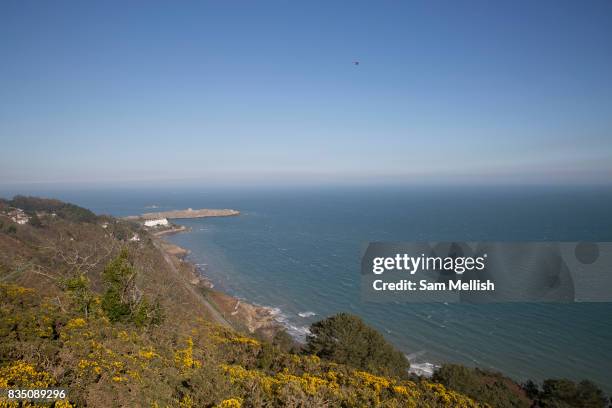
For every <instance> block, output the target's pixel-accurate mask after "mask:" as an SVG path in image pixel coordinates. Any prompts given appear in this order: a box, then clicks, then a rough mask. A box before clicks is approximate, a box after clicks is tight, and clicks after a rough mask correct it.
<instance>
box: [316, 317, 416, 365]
mask: <svg viewBox="0 0 612 408" xmlns="http://www.w3.org/2000/svg"><path fill="white" fill-rule="evenodd" d="M310 332H311V335H309V336H308V342H307V345H306V351H307V352H308V353H311V354H315V355H317V356H319V357H321V358H325V359H328V360H332V361H336V362H339V363H342V364H348V365H350V366H353V367H357V368H361V369H363V370H368V371H371V372H374V373H378V374H383V375H389V376H394V377H405V376H406V375H407V373H408V368H409V367H410V363H409V362H408V360H407V359H406V357H405V356H404V354H403V353H402V352H400V351H399V350H397V349H396V348H395V347H393V345H391V344H390V343H389V342H387V340H385V338H384V337H383V336H382V334H380V333H379V332H377V331H376V330H374V329H372V328H371V327H369V326H367V325H366V324H365V323H364V322H363V320H361V319H360V318H359V317H357V316H354V315H350V314H348V313H340V314H337V315H335V316H332V317H329V318H327V319H324V320H321V321H319V322H317V323H314V324H313V325H312V326H311V327H310Z"/></svg>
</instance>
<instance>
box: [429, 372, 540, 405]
mask: <svg viewBox="0 0 612 408" xmlns="http://www.w3.org/2000/svg"><path fill="white" fill-rule="evenodd" d="M433 380H434V381H435V382H439V383H441V384H443V385H445V386H446V387H448V388H450V389H452V390H455V391H458V392H461V393H463V394H465V395H467V396H470V397H472V398H474V399H475V400H476V401H479V402H483V403H487V404H490V405H491V406H494V407H499V408H511V407H522V408H529V407H530V406H531V401H530V400H529V398H528V397H527V395H526V393H525V391H524V390H522V389H521V387H520V386H519V385H518V384H516V383H515V382H514V381H512V380H511V379H509V378H507V377H504V376H503V375H501V374H498V373H492V372H488V371H484V370H480V369H477V368H469V367H465V366H461V365H457V364H445V365H443V366H442V367H440V368H439V369H438V370H436V372H435V373H434V376H433Z"/></svg>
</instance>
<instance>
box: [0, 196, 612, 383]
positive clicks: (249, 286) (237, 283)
mask: <svg viewBox="0 0 612 408" xmlns="http://www.w3.org/2000/svg"><path fill="white" fill-rule="evenodd" d="M13 192H26V193H28V192H31V193H37V194H41V195H47V196H49V195H52V196H55V197H58V198H62V199H65V200H69V201H72V202H75V203H77V204H80V205H83V206H85V207H88V208H91V209H92V210H94V211H95V212H97V213H109V214H112V215H117V216H123V215H131V214H140V213H142V212H146V211H155V210H167V209H177V208H178V209H182V208H187V207H192V208H234V209H238V210H240V211H241V212H242V215H241V216H239V217H229V218H210V219H193V220H180V221H179V223H181V224H184V225H187V226H189V227H190V228H191V232H189V233H184V234H179V235H175V236H173V237H171V238H170V239H171V240H172V241H173V242H175V243H176V244H178V245H181V246H183V247H185V248H188V249H190V250H191V251H192V253H191V255H190V257H191V259H192V260H193V261H194V262H195V263H197V264H199V265H200V266H201V268H202V270H203V273H204V274H205V275H206V276H208V277H209V278H210V279H211V280H212V281H213V282H214V283H215V285H216V287H217V288H220V289H222V290H225V291H227V292H229V293H231V294H233V295H235V296H238V297H241V298H244V299H246V300H248V301H250V302H253V303H257V304H260V305H264V306H270V307H273V308H277V309H278V311H279V313H280V314H279V319H281V320H282V321H283V322H284V323H285V324H286V325H287V327H289V329H290V331H291V332H292V333H293V334H294V335H297V336H300V335H303V334H304V332H305V329H306V328H307V326H308V325H309V324H310V323H312V322H313V321H316V320H318V319H321V318H323V317H325V316H328V315H330V314H333V313H337V312H340V311H346V312H351V313H355V314H358V315H359V316H361V317H363V318H364V319H365V320H366V322H367V323H369V324H371V325H372V326H374V327H376V328H377V329H379V330H380V331H381V332H382V333H384V335H385V336H386V337H387V338H388V339H389V340H390V341H392V342H393V343H394V344H395V345H396V346H398V347H399V348H400V349H401V350H403V351H404V352H405V353H406V354H408V355H409V356H410V358H411V359H412V361H413V363H416V364H420V363H424V362H430V363H436V364H437V363H441V362H445V361H450V362H458V363H462V364H467V365H473V366H480V367H483V368H489V369H494V370H499V371H502V372H503V373H505V374H508V375H510V376H512V377H514V378H516V379H518V380H524V379H527V378H532V379H536V380H541V379H543V378H549V377H566V378H571V379H582V378H589V379H591V380H594V381H595V382H597V383H598V384H599V385H600V386H603V387H604V388H605V389H606V390H607V391H608V392H612V304H609V303H605V304H487V305H467V304H450V305H444V304H374V303H364V302H362V301H361V298H360V287H359V278H360V275H359V264H360V254H361V250H362V248H363V246H364V245H365V244H366V243H367V242H369V241H417V240H418V241H450V240H457V241H542V240H551V241H580V240H586V241H612V210H611V209H612V189H610V188H601V187H600V188H595V187H575V188H568V187H564V188H561V187H522V188H519V187H503V188H501V187H497V188H492V187H479V188H476V187H469V188H468V187H464V188H460V187H452V188H425V187H403V188H400V187H393V188H392V187H384V188H383V187H380V188H376V187H370V188H361V189H358V188H347V187H338V188H331V187H325V188H306V187H304V188H276V189H255V188H248V189H213V190H210V189H209V190H207V189H204V188H202V189H197V188H193V187H191V188H181V189H170V188H164V189H152V188H151V189H121V190H119V189H114V190H110V189H109V190H76V189H73V190H57V191H12V192H11V193H13ZM4 195H5V196H6V195H8V194H7V192H5V194H4ZM153 206H155V207H156V208H151V207H153ZM610 290H612V288H610Z"/></svg>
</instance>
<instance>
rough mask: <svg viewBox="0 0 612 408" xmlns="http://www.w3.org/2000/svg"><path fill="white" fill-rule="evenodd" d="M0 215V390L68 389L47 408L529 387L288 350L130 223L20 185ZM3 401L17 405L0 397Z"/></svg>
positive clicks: (343, 399) (290, 402)
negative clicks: (22, 194) (243, 327)
mask: <svg viewBox="0 0 612 408" xmlns="http://www.w3.org/2000/svg"><path fill="white" fill-rule="evenodd" d="M16 205H21V206H22V209H23V210H25V212H26V213H27V214H28V215H29V216H30V217H36V218H35V219H36V222H34V223H32V222H29V223H26V224H23V225H21V224H16V223H15V222H13V221H11V219H10V217H9V216H7V215H6V214H8V212H9V211H10V210H11V208H12V207H14V206H16ZM0 214H4V215H0V389H2V388H24V387H63V388H67V389H68V397H67V398H66V399H64V400H62V401H58V402H55V405H54V406H56V407H64V406H91V407H113V406H149V407H226V408H229V407H241V406H242V407H262V406H265V407H276V406H278V407H281V406H282V407H321V406H328V407H367V406H377V407H481V406H529V405H530V404H531V403H532V402H533V401H535V400H536V399H535V397H534V399H533V400H532V399H530V398H529V397H527V395H526V392H525V391H524V390H523V389H521V388H520V387H519V386H518V385H516V384H514V383H512V385H511V386H510V387H508V389H507V390H505V391H508V392H509V393H510V394H509V395H511V397H508V399H507V401H510V402H509V404H511V405H503V404H501V403H498V402H497V400H495V402H494V403H493V404H488V403H487V402H489V401H492V400H491V398H498V399H499V398H500V397H499V396H498V394H500V393H495V392H493V393H491V392H490V390H488V389H486V384H487V381H489V379H486V380H483V381H481V382H479V381H480V380H479V379H478V378H473V379H472V378H471V379H470V381H469V382H463V383H462V382H457V381H456V378H454V377H453V372H452V371H450V372H448V371H445V372H444V373H442V374H444V375H440V376H439V377H440V378H439V382H432V381H428V380H423V379H419V378H406V376H405V375H399V376H397V377H389V376H380V375H374V374H373V373H372V372H379V370H376V369H377V367H372V370H368V371H364V369H363V368H357V366H349V365H345V364H340V363H338V362H334V361H330V360H322V359H321V358H319V357H318V356H317V355H315V354H308V352H306V351H299V350H298V351H296V352H295V353H288V352H286V351H283V350H287V349H288V347H284V346H283V345H282V344H280V343H276V344H272V343H268V342H266V341H262V340H258V339H255V338H252V337H249V336H248V335H245V334H244V333H241V332H238V331H236V330H234V329H232V328H230V327H227V325H224V324H219V323H218V320H219V319H218V318H217V317H216V316H214V310H211V308H210V307H206V306H209V304H208V303H207V300H206V299H205V298H204V295H203V294H202V293H203V292H202V291H201V290H199V289H198V288H197V287H196V286H194V283H193V278H194V270H193V266H192V265H190V264H189V263H187V262H183V261H181V260H180V259H178V258H176V257H173V256H170V255H169V254H167V253H164V252H162V251H161V250H160V244H159V242H158V241H157V239H156V238H154V237H152V236H150V235H149V233H148V232H147V231H144V230H143V229H142V228H141V227H140V226H139V225H138V224H133V223H129V222H126V221H120V220H116V219H114V218H111V217H99V216H95V215H93V214H91V213H90V212H88V211H87V210H84V209H81V208H79V207H76V206H72V205H64V204H63V203H61V202H57V201H49V202H46V201H45V200H40V199H37V200H31V199H28V198H19V200H15V201H6V200H5V201H0ZM136 238H137V239H136ZM323 326H325V325H323ZM360 330H361V329H360ZM374 337H376V336H374ZM381 338H382V337H381ZM310 351H311V352H316V351H313V350H310ZM336 354H337V353H336ZM329 355H330V356H331V357H330V358H333V355H334V353H331V354H329ZM369 364H371V363H369ZM505 381H506V380H503V381H500V383H503V384H506V382H505ZM508 381H509V380H508ZM442 383H446V384H448V385H449V386H451V387H453V388H455V389H457V390H463V391H462V392H464V393H461V392H459V391H453V390H451V389H450V388H447V387H446V386H445V385H442ZM476 383H477V384H476ZM475 384H476V385H475ZM483 384H484V385H483ZM481 386H485V390H484V391H483V389H482V388H480V387H481ZM496 386H497V387H500V386H499V385H496ZM498 389H500V388H498ZM487 390H488V391H489V392H485V391H487ZM505 391H504V392H505ZM534 392H535V394H533V393H532V394H531V395H532V396H537V395H538V392H539V391H538V390H537V387H536V390H535V391H534ZM467 395H470V396H467ZM491 395H493V397H491ZM478 401H479V402H478ZM499 401H501V399H499ZM513 401H518V402H517V403H516V405H514V402H513ZM42 405H44V404H42ZM49 405H50V404H46V406H49ZM7 406H9V407H13V406H19V405H18V404H17V403H15V402H8V401H2V400H0V407H7ZM24 406H31V405H28V404H26V405H24ZM549 406H555V405H549ZM567 406H573V405H567ZM593 406H596V405H593Z"/></svg>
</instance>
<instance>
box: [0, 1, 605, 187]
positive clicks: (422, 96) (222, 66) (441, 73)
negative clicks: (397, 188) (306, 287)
mask: <svg viewBox="0 0 612 408" xmlns="http://www.w3.org/2000/svg"><path fill="white" fill-rule="evenodd" d="M0 38H1V39H0V56H1V58H2V61H3V62H2V64H0V88H1V89H2V90H3V92H1V93H0V186H5V187H7V188H9V187H10V188H14V187H16V186H20V185H21V186H26V187H27V186H32V185H33V184H37V185H44V186H47V187H48V186H54V185H56V186H57V185H61V184H74V185H86V186H87V185H99V186H104V185H115V184H121V185H134V184H136V185H137V184H139V183H145V184H155V183H160V184H164V185H171V184H173V183H174V184H179V185H180V184H186V183H187V184H189V183H191V184H194V183H202V184H205V185H224V184H225V185H291V184H298V185H312V184H314V185H330V184H334V183H336V184H343V185H344V184H346V185H355V184H356V185H359V184H379V183H382V184H417V185H420V184H428V183H431V184H435V185H446V184H451V185H452V184H473V185H483V184H485V185H489V184H491V185H495V184H504V185H506V184H507V185H513V184H528V185H533V184H555V185H557V184H568V185H573V184H610V182H611V180H612V75H610V72H612V42H611V41H610V38H612V3H610V2H608V1H593V2H588V3H577V2H572V1H542V2H535V3H534V2H527V1H519V2H511V3H505V4H504V3H495V4H492V3H489V2H485V1H477V2H472V3H469V7H468V6H467V5H466V4H460V3H456V2H451V1H443V2H438V3H431V2H411V3H409V4H408V3H393V2H375V3H369V2H350V3H348V2H338V3H329V2H308V3H283V2H269V1H266V2H257V3H231V4H230V3H209V2H187V3H182V4H181V5H180V6H178V5H177V4H175V3H166V2H147V3H146V4H144V3H143V4H138V3H127V4H126V3H124V2H104V3H99V4H92V3H82V2H78V1H60V2H53V3H40V2H28V1H25V2H16V1H15V2H13V1H9V2H3V3H2V4H0ZM355 61H359V64H355V63H354V62H355Z"/></svg>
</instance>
